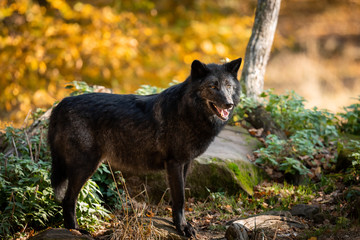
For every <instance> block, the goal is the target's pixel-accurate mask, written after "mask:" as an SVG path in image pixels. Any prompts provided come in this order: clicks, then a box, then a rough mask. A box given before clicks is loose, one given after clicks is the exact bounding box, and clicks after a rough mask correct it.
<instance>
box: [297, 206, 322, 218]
mask: <svg viewBox="0 0 360 240" xmlns="http://www.w3.org/2000/svg"><path fill="white" fill-rule="evenodd" d="M290 212H291V214H292V215H293V216H299V217H305V218H307V219H310V220H313V219H314V216H315V215H316V214H317V213H319V212H320V208H319V207H318V206H314V205H306V204H298V205H295V206H293V207H292V209H291V211H290Z"/></svg>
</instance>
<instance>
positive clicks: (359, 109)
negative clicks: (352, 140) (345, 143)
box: [338, 96, 360, 135]
mask: <svg viewBox="0 0 360 240" xmlns="http://www.w3.org/2000/svg"><path fill="white" fill-rule="evenodd" d="M357 100H358V101H359V103H354V104H352V105H350V106H347V107H344V110H345V112H344V113H339V114H338V115H339V116H340V117H341V118H342V121H340V123H339V127H340V129H341V131H343V132H346V133H351V134H357V135H358V134H360V96H359V97H358V98H357Z"/></svg>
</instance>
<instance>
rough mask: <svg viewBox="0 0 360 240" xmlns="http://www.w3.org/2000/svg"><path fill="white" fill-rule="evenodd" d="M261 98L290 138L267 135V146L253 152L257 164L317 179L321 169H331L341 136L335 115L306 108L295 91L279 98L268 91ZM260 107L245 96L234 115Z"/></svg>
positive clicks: (242, 114)
mask: <svg viewBox="0 0 360 240" xmlns="http://www.w3.org/2000/svg"><path fill="white" fill-rule="evenodd" d="M261 97H262V98H263V102H262V103H261V104H262V105H263V106H264V108H265V110H266V111H268V112H269V113H270V114H271V117H272V119H273V120H274V121H275V122H276V123H277V124H278V126H280V128H281V130H283V131H284V132H285V133H286V135H287V136H288V139H286V140H283V139H279V138H278V137H277V136H276V135H269V136H267V138H266V140H265V146H264V147H262V148H260V149H258V150H257V151H255V152H254V155H255V157H256V161H255V162H256V163H257V164H259V165H262V166H264V167H266V166H268V167H270V168H272V169H274V170H275V171H276V172H280V173H285V174H287V173H289V174H291V175H298V174H300V175H306V174H308V175H309V176H311V177H315V175H316V174H315V171H318V167H319V166H320V167H322V168H329V165H331V163H332V162H334V161H335V158H336V149H335V148H334V147H333V146H334V143H333V142H334V141H335V140H336V138H337V136H338V132H337V128H336V120H337V119H336V116H335V115H334V114H332V113H330V112H328V111H326V110H319V109H317V108H313V109H306V108H305V106H304V101H305V100H304V98H302V97H301V96H299V95H297V94H296V93H295V92H294V91H292V92H289V93H287V94H284V95H277V94H274V93H272V91H271V90H268V91H265V92H264V93H263V94H262V95H261ZM258 105H259V103H257V102H254V101H253V100H252V99H249V98H246V97H245V96H242V99H241V102H240V104H239V106H238V107H237V108H236V112H235V113H236V114H237V115H238V118H243V117H246V114H247V112H251V110H252V109H254V108H255V107H257V106H258ZM269 172H272V171H269ZM280 175H282V174H280Z"/></svg>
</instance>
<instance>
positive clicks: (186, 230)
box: [176, 223, 196, 239]
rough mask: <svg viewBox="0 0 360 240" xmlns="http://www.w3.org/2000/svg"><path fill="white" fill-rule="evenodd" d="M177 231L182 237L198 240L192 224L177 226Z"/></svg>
mask: <svg viewBox="0 0 360 240" xmlns="http://www.w3.org/2000/svg"><path fill="white" fill-rule="evenodd" d="M176 229H177V231H178V232H179V234H180V235H182V236H185V237H188V238H193V239H196V232H195V229H194V228H193V226H191V224H190V223H186V224H185V225H182V226H176Z"/></svg>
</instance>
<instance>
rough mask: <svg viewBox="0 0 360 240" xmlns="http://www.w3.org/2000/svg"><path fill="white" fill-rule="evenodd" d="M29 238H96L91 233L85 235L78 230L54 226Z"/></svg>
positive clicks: (68, 239)
mask: <svg viewBox="0 0 360 240" xmlns="http://www.w3.org/2000/svg"><path fill="white" fill-rule="evenodd" d="M29 240H94V238H93V237H91V236H90V235H83V234H81V233H80V232H79V231H76V230H71V231H70V230H68V229H64V228H52V229H47V230H45V231H42V232H40V233H38V234H36V235H35V236H33V237H30V238H29Z"/></svg>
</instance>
